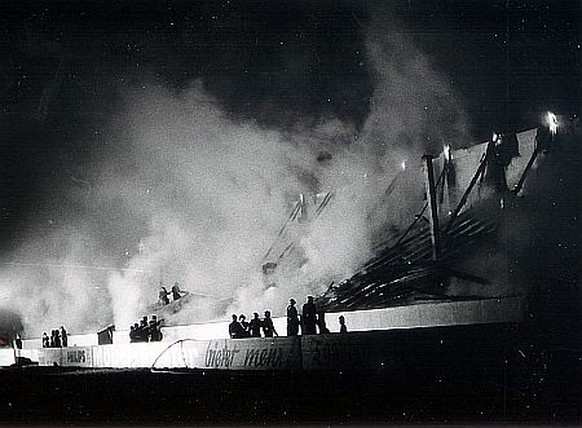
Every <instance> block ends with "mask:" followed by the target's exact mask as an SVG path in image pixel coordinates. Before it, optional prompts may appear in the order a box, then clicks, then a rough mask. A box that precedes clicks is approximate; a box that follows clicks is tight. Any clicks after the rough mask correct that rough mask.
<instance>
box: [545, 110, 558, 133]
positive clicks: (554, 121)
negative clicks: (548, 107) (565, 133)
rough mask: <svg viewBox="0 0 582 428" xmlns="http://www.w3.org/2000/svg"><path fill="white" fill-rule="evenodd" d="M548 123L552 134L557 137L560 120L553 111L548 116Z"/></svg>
mask: <svg viewBox="0 0 582 428" xmlns="http://www.w3.org/2000/svg"><path fill="white" fill-rule="evenodd" d="M546 123H547V124H548V127H549V128H550V133H551V134H552V135H556V132H558V118H557V117H556V115H555V114H554V113H552V112H551V111H549V112H548V113H547V114H546Z"/></svg>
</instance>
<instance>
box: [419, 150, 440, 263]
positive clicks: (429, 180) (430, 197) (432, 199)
mask: <svg viewBox="0 0 582 428" xmlns="http://www.w3.org/2000/svg"><path fill="white" fill-rule="evenodd" d="M422 159H423V160H424V174H425V188H426V199H427V201H428V209H429V212H430V217H429V222H430V239H431V243H432V259H433V260H434V261H437V260H438V259H439V252H440V236H439V216H438V206H437V200H436V189H435V182H434V170H433V167H432V156H431V155H424V156H423V157H422Z"/></svg>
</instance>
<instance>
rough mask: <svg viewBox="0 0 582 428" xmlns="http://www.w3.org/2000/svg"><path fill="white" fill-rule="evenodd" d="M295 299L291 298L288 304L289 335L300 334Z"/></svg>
mask: <svg viewBox="0 0 582 428" xmlns="http://www.w3.org/2000/svg"><path fill="white" fill-rule="evenodd" d="M295 303H297V302H295V299H289V306H287V336H297V335H298V334H299V313H298V312H297V308H296V307H295Z"/></svg>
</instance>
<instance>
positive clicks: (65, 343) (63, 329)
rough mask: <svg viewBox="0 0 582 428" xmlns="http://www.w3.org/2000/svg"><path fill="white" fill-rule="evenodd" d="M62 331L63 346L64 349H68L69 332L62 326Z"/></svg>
mask: <svg viewBox="0 0 582 428" xmlns="http://www.w3.org/2000/svg"><path fill="white" fill-rule="evenodd" d="M59 330H60V336H61V346H62V347H63V348H66V347H67V346H68V344H69V338H68V336H67V330H65V327H63V326H61V328H60V329H59Z"/></svg>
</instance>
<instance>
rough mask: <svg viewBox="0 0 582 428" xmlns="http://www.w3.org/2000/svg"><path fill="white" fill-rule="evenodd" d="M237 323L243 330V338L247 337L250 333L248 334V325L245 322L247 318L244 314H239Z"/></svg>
mask: <svg viewBox="0 0 582 428" xmlns="http://www.w3.org/2000/svg"><path fill="white" fill-rule="evenodd" d="M238 322H239V323H240V325H241V327H242V329H243V337H249V336H250V333H249V323H248V322H247V317H245V316H244V314H240V315H239V316H238Z"/></svg>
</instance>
